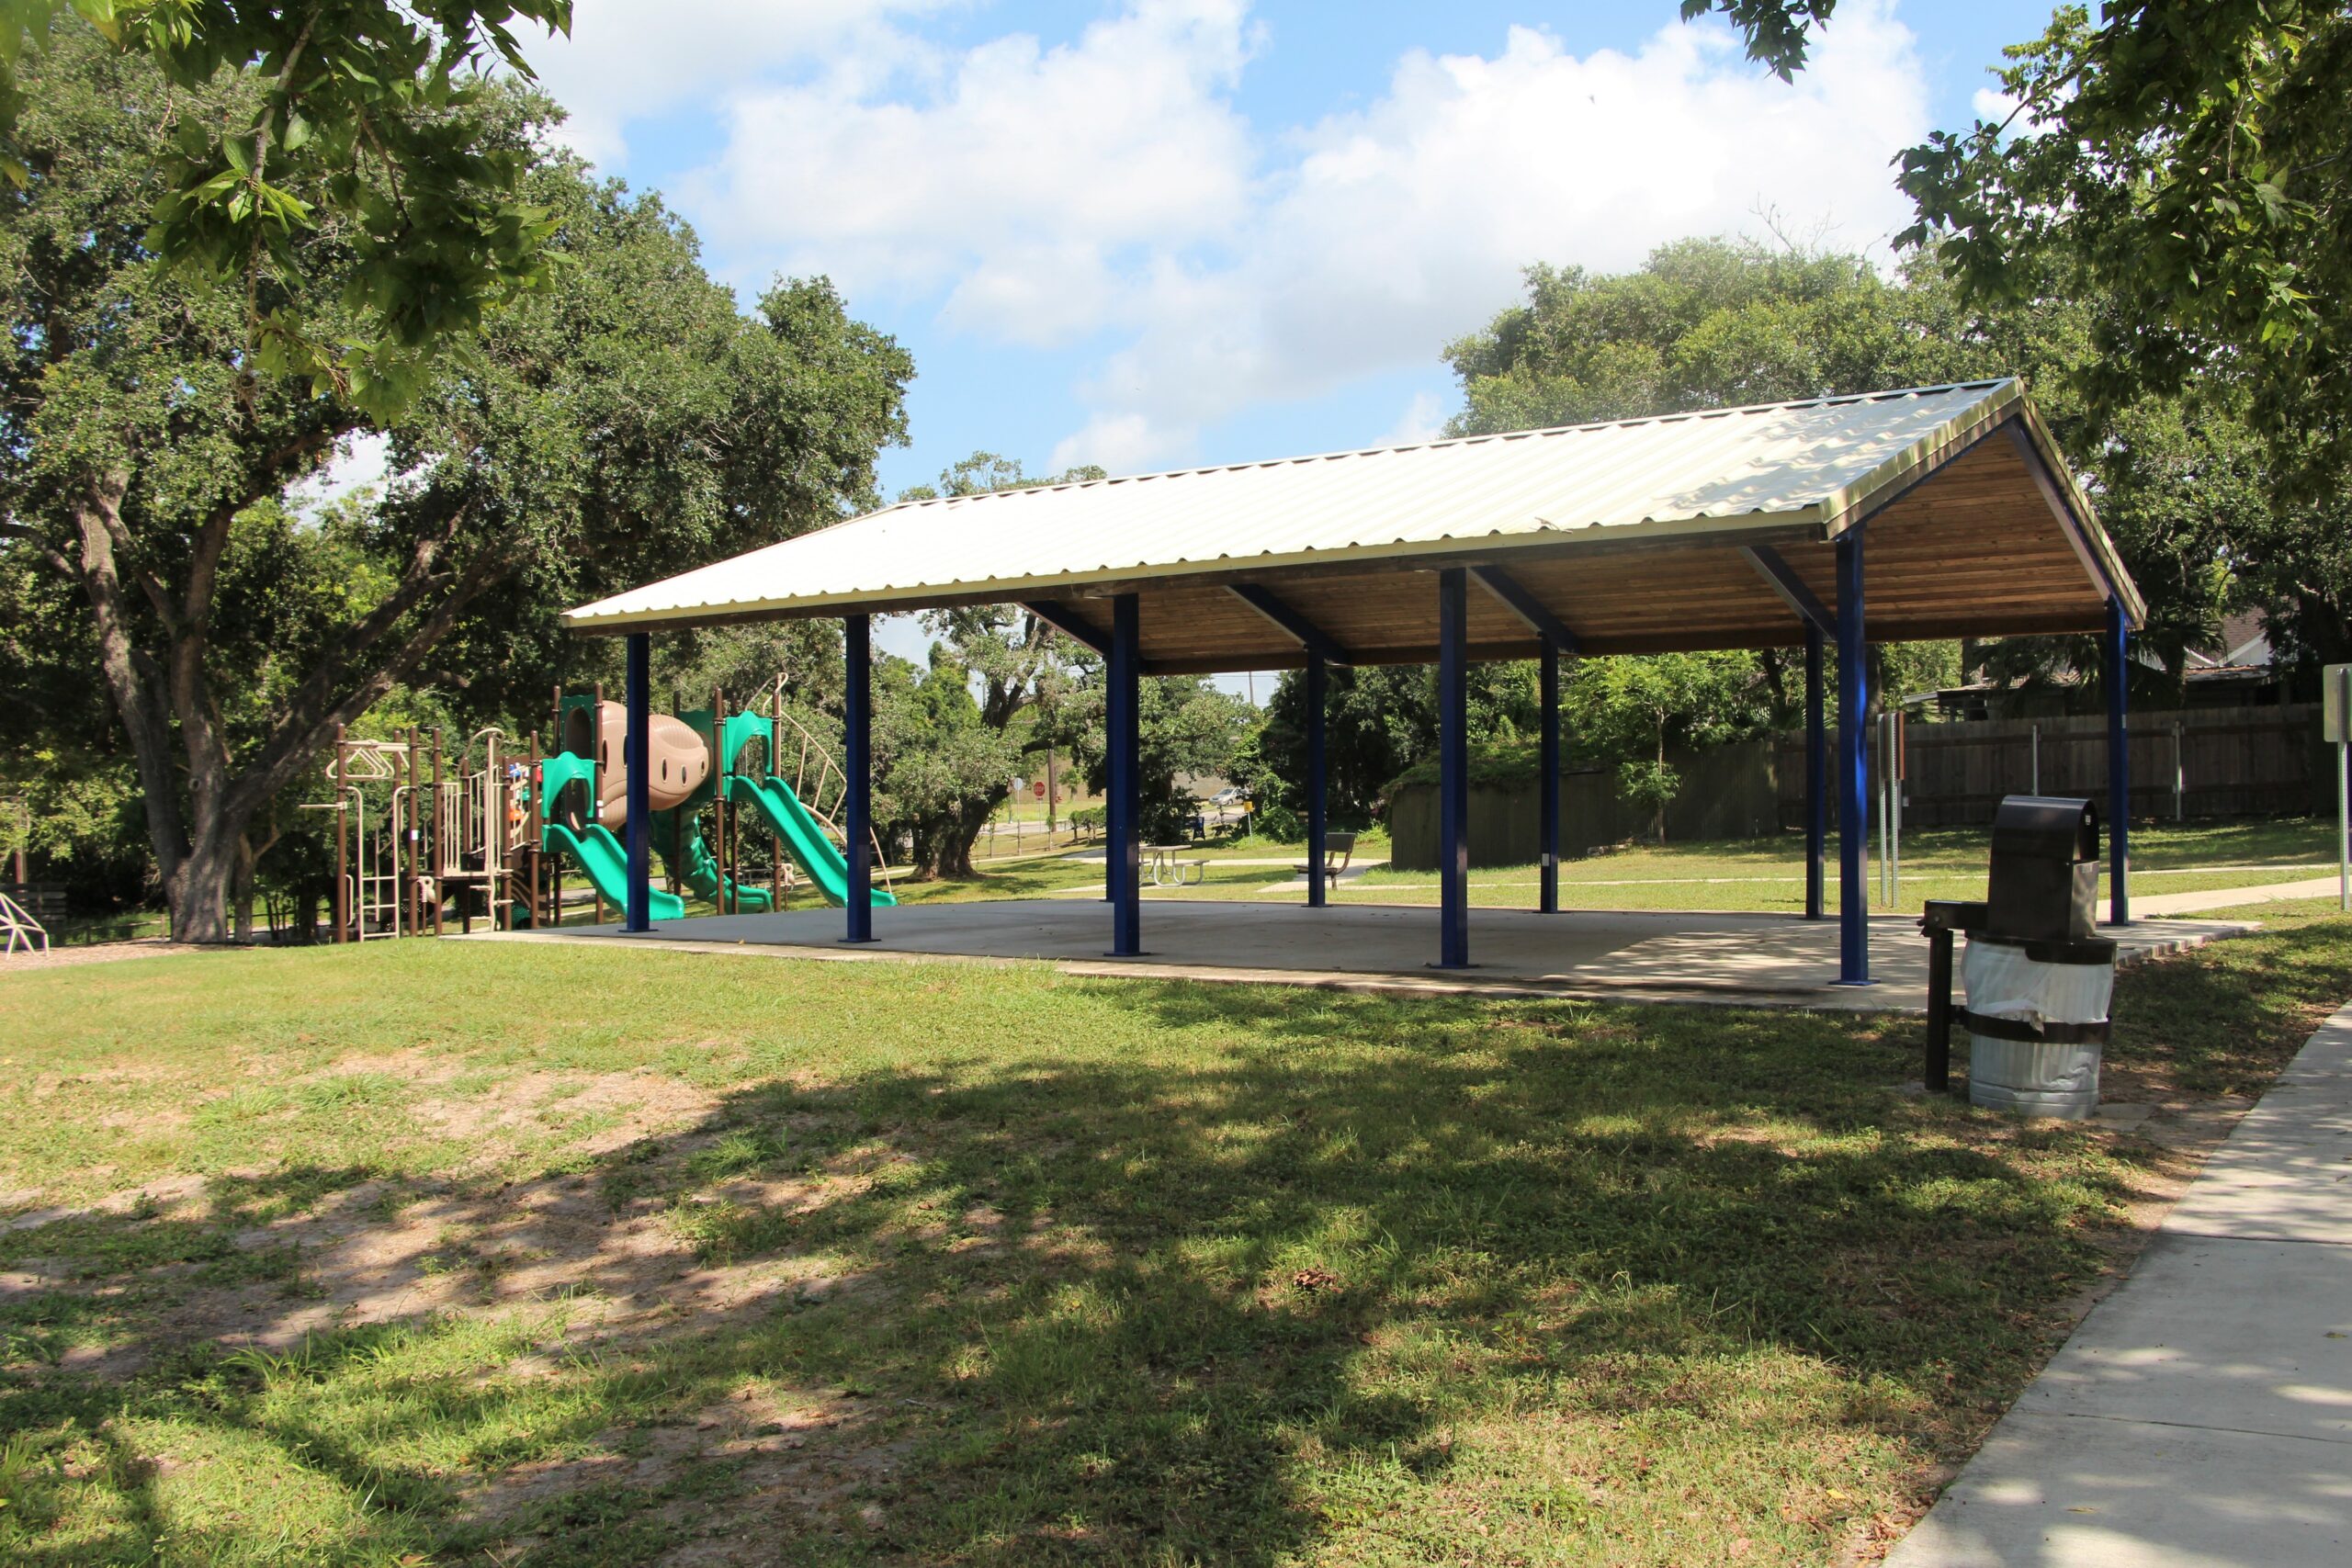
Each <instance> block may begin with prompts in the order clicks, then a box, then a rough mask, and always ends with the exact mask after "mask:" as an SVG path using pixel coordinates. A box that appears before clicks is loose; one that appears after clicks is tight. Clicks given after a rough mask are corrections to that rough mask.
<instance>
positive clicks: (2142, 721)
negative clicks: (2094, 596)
mask: <svg viewBox="0 0 2352 1568" xmlns="http://www.w3.org/2000/svg"><path fill="white" fill-rule="evenodd" d="M1776 750H1777V753H1778V755H1777V761H1778V764H1779V766H1778V768H1777V770H1776V771H1777V773H1779V776H1780V795H1781V827H1782V828H1784V829H1797V828H1802V827H1803V826H1804V735H1803V734H1802V733H1801V732H1797V733H1785V734H1782V735H1781V736H1780V737H1779V739H1778V742H1777V746H1776ZM1905 750H1906V751H1907V753H1908V759H1907V761H1908V766H1907V769H1906V773H1907V776H1906V778H1905V787H1904V807H1903V820H1904V824H1905V826H1906V827H1914V828H1942V827H1983V826H1984V825H1985V824H1986V823H1988V822H1990V821H1991V820H1992V818H1993V808H1994V807H1996V805H1998V804H1999V803H2000V800H2001V797H2002V796H2003V795H2030V794H2034V793H2037V792H2038V793H2040V794H2042V795H2084V796H2087V797H2088V798H2090V799H2093V800H2096V801H2098V804H2099V810H2100V813H2101V815H2104V814H2105V813H2106V809H2107V719H2106V717H2105V716H2103V715H2097V714H2093V715H2085V716H2075V717H2063V718H2036V719H2025V718H2011V719H1991V720H1977V721H1972V722H1969V723H1964V724H1921V723H1916V722H1915V723H1912V724H1909V725H1906V726H1905ZM2318 752H2319V708H2318V706H2317V705H2315V704H2311V703H2299V704H2294V705H2289V706H2284V707H2258V708H2257V707H2248V708H2192V709H2187V710H2183V711H2179V712H2170V713H2164V712H2154V713H2141V714H2134V715H2132V716H2131V815H2132V816H2133V817H2134V818H2143V819H2144V818H2154V819H2157V820H2163V821H2169V820H2171V819H2172V818H2174V817H2175V816H2176V815H2177V816H2182V817H2287V816H2301V815H2302V814H2304V813H2306V812H2312V811H2323V810H2329V809H2332V807H2330V806H2329V803H2328V800H2327V795H2328V789H2329V786H2330V785H2331V784H2333V782H2334V777H2335V774H2334V769H2333V766H2332V765H2331V766H2330V767H2329V768H2327V769H2325V770H2324V772H2325V773H2326V777H2325V778H2323V777H2322V776H2321V773H2322V772H2323V770H2321V769H2320V768H2318V767H2317V766H2316V765H2315V764H2316V762H2317V761H2318V760H2319V758H2318ZM1879 765H1880V759H1879V732H1878V730H1877V729H1876V728H1875V727H1874V728H1872V730H1871V791H1872V795H1873V796H1875V795H1876V792H1877V783H1878V780H1877V770H1878V768H1879ZM1832 809H1833V811H1834V809H1835V796H1834V795H1833V796H1832Z"/></svg>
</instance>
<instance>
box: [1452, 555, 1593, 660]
mask: <svg viewBox="0 0 2352 1568" xmlns="http://www.w3.org/2000/svg"><path fill="white" fill-rule="evenodd" d="M1470 575H1471V576H1473V577H1475V578H1476V579H1477V580H1478V582H1479V584H1480V586H1482V587H1484V588H1485V589H1486V591H1487V592H1489V593H1491V594H1493V595H1494V596H1495V597H1496V598H1498V599H1499V600H1501V601H1502V602H1503V606H1504V607H1505V608H1506V609H1508V610H1510V613H1511V614H1513V615H1517V616H1518V617H1519V618H1520V619H1521V620H1522V621H1525V622H1526V623H1527V626H1528V629H1529V630H1531V631H1532V632H1534V633H1535V635H1536V636H1538V637H1547V638H1549V639H1550V640H1551V642H1552V644H1553V646H1554V647H1555V648H1557V649H1559V650H1560V651H1561V652H1562V653H1574V652H1575V651H1576V650H1577V634H1576V633H1574V632H1572V631H1570V630H1569V629H1568V627H1567V623H1566V622H1565V621H1563V620H1561V619H1560V617H1559V616H1557V615H1554V614H1552V612H1551V611H1550V610H1548V609H1546V608H1544V601H1542V600H1541V599H1538V598H1537V597H1536V596H1535V595H1534V594H1532V593H1530V592H1528V591H1527V585H1526V584H1525V583H1523V582H1521V581H1519V579H1517V578H1515V577H1513V576H1512V575H1511V574H1510V573H1509V572H1507V571H1505V570H1503V569H1502V568H1500V567H1498V566H1474V567H1472V568H1471V569H1470Z"/></svg>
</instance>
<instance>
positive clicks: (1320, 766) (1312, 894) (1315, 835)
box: [1306, 653, 1330, 909]
mask: <svg viewBox="0 0 2352 1568" xmlns="http://www.w3.org/2000/svg"><path fill="white" fill-rule="evenodd" d="M1329 687H1330V671H1329V666H1328V665H1326V664H1325V663H1324V661H1323V656H1322V655H1321V654H1319V653H1310V654H1308V655H1307V656H1306V907H1307V908H1310V909H1319V908H1323V906H1324V903H1325V902H1326V897H1325V888H1324V886H1323V882H1324V866H1323V845H1324V840H1325V839H1326V837H1327V836H1328V833H1329V828H1330V822H1329V814H1328V812H1327V810H1326V802H1325V799H1324V797H1325V795H1326V794H1327V793H1328V791H1327V785H1328V783H1329V779H1328V776H1327V774H1326V772H1325V768H1324V759H1323V728H1324V726H1323V710H1324V708H1325V706H1326V703H1327V699H1328V697H1329Z"/></svg>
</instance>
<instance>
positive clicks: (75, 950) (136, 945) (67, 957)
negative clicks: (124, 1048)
mask: <svg viewBox="0 0 2352 1568" xmlns="http://www.w3.org/2000/svg"><path fill="white" fill-rule="evenodd" d="M236 951H240V950H239V949H235V948H228V947H212V946H208V945H205V944H203V943H200V942H171V941H168V940H166V939H164V938H163V937H142V938H141V939H140V940H139V941H137V942H81V943H77V944H75V945H74V946H72V947H64V946H58V947H52V948H51V949H50V950H49V951H48V952H47V953H0V976H7V975H17V974H26V973H29V972H30V971H32V970H35V969H65V968H70V967H72V966H73V965H74V964H113V963H117V962H119V961H120V960H122V959H125V958H163V957H168V956H170V955H171V954H173V953H230V952H236Z"/></svg>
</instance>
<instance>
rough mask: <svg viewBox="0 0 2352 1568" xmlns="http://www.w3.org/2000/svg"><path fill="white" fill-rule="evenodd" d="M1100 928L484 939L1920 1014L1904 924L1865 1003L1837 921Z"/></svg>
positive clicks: (1880, 927)
mask: <svg viewBox="0 0 2352 1568" xmlns="http://www.w3.org/2000/svg"><path fill="white" fill-rule="evenodd" d="M1110 923H1111V922H1110V916H1109V911H1108V909H1107V908H1105V907H1104V906H1103V904H1102V903H1100V902H1099V901H1096V902H1073V901H1070V900H1066V899H1018V900H1013V899H1008V900H1001V901H995V902H981V903H967V904H912V905H907V906H903V907H900V908H880V909H876V910H875V911H874V931H875V935H876V942H873V943H872V944H870V945H868V946H862V947H855V948H853V947H849V946H846V945H845V944H843V943H842V941H841V937H842V915H841V912H840V911H839V910H837V909H830V908H809V909H793V910H785V911H781V912H777V913H773V914H758V915H724V916H718V915H714V916H705V917H702V918H699V919H684V920H674V921H667V922H664V923H662V925H660V926H659V927H657V928H656V929H655V930H654V931H651V932H650V933H648V934H644V935H639V936H625V935H623V934H622V932H621V931H620V928H619V927H618V926H616V925H605V926H594V927H586V926H582V927H567V928H565V929H563V930H562V931H548V932H539V933H531V932H521V933H515V934H513V935H500V936H497V937H494V938H491V939H488V940H495V941H542V942H549V941H559V942H568V941H580V942H610V943H616V944H624V945H640V944H641V945H649V946H664V945H685V946H689V947H695V948H703V949H711V948H726V949H735V948H741V949H746V950H751V949H756V950H759V951H763V952H768V953H776V954H779V955H788V956H797V957H807V958H829V959H841V958H864V957H890V958H899V959H904V958H907V957H910V956H923V957H944V958H963V959H1039V960H1045V961H1047V962H1050V963H1054V964H1058V965H1059V966H1061V967H1062V968H1063V969H1065V970H1066V971H1068V972H1070V973H1075V974H1089V975H1117V974H1126V975H1137V976H1150V977H1154V978H1184V979H1198V980H1227V981H1255V982H1261V983H1272V984H1281V985H1306V986H1327V987H1349V988H1360V989H1377V990H1396V991H1428V992H1442V993H1458V992H1471V993H1482V994H1503V995H1525V994H1543V995H1568V996H1593V997H1611V998H1627V999H1647V998H1664V999H1680V1000H1721V1001H1733V1002H1741V1003H1747V1004H1760V1005H1779V1006H1798V1007H1813V1008H1837V1009H1843V1010H1857V1011H1897V1010H1919V1009H1923V1008H1925V1007H1926V1005H1927V984H1928V944H1927V942H1926V941H1925V939H1923V938H1922V937H1920V936H1919V934H1918V931H1917V921H1916V918H1915V917H1911V916H1885V917H1882V918H1880V919H1873V920H1872V921H1871V974H1872V977H1873V979H1874V980H1875V982H1876V983H1875V984H1874V985H1872V986H1871V987H1866V988H1853V987H1840V986H1837V985H1835V984H1833V982H1834V981H1835V979H1836V978H1837V974H1838V924H1837V922H1836V921H1835V920H1817V921H1815V920H1804V919H1797V918H1794V917H1792V916H1788V915H1773V914H1733V913H1722V912H1703V911H1679V910H1640V911H1609V910H1577V911H1570V912H1565V913H1562V914H1557V915H1540V914H1536V913H1534V912H1532V911H1530V910H1523V909H1474V910H1472V911H1471V914H1470V956H1471V959H1472V962H1473V965H1474V966H1473V967H1472V968H1470V969H1468V970H1439V969H1436V968H1433V967H1431V961H1432V960H1434V959H1435V958H1436V956H1437V914H1436V911H1435V910H1433V909H1429V908H1407V907H1401V906H1381V905H1359V904H1351V905H1349V906H1347V907H1345V908H1325V909H1308V908H1302V907H1298V906H1287V907H1285V906H1275V905H1268V904H1265V903H1262V902H1256V901H1252V902H1248V903H1243V902H1227V901H1223V900H1208V899H1181V900H1180V899H1159V900H1147V901H1146V904H1145V908H1144V911H1143V943H1144V949H1145V952H1144V955H1143V956H1142V957H1140V958H1131V959H1113V958H1110V957H1107V956H1106V954H1105V952H1104V949H1105V948H1106V947H1107V945H1108V942H1109V939H1110V934H1111V933H1110ZM2251 929H2253V928H2252V927H2251V926H2249V925H2247V924H2245V923H2243V922H2230V921H2216V920H2142V921H2137V922H2134V923H2133V924H2132V925H2131V926H2130V927H2127V928H2124V929H2123V930H2121V931H2118V932H2117V933H2116V935H2117V936H2118V938H2119V940H2120V941H2121V942H2122V943H2123V947H2124V953H2125V961H2126V962H2130V961H2132V960H2135V959H2140V958H2145V957H2148V956H2150V955H2152V954H2154V953H2167V952H2174V951H2177V950H2178V949H2181V948H2184V947H2193V946H2195V945H2197V944H2199V943H2200V942H2206V941H2209V940H2211V939H2212V938H2214V937H2217V936H2227V935H2233V934H2235V933H2237V932H2240V931H2248V930H2251ZM475 940H483V939H481V938H477V939H475Z"/></svg>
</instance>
